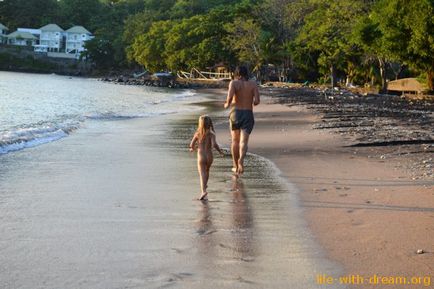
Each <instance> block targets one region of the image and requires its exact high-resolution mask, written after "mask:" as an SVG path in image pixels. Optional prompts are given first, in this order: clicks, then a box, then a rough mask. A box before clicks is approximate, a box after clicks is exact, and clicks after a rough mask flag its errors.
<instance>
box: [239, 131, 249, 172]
mask: <svg viewBox="0 0 434 289" xmlns="http://www.w3.org/2000/svg"><path fill="white" fill-rule="evenodd" d="M249 136H250V135H249V134H248V133H247V132H246V131H244V130H241V139H240V152H239V156H240V157H239V159H238V171H237V172H238V174H242V173H244V158H245V157H246V154H247V148H248V143H249Z"/></svg>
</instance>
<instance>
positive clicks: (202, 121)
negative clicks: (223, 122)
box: [196, 115, 214, 141]
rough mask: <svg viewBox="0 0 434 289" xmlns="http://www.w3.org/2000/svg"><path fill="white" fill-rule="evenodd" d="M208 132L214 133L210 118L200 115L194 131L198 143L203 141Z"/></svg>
mask: <svg viewBox="0 0 434 289" xmlns="http://www.w3.org/2000/svg"><path fill="white" fill-rule="evenodd" d="M210 131H211V132H214V126H213V124H212V120H211V118H210V117H209V116H208V115H201V116H200V117H199V123H198V125H197V130H196V132H197V136H198V139H199V141H203V140H204V139H205V136H206V135H207V134H208V133H209V132H210Z"/></svg>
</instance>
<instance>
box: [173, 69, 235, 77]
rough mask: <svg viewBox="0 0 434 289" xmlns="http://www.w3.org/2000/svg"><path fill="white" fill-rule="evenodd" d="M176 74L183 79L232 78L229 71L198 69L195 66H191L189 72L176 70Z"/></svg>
mask: <svg viewBox="0 0 434 289" xmlns="http://www.w3.org/2000/svg"><path fill="white" fill-rule="evenodd" d="M177 75H178V77H179V78H183V79H208V80H228V79H231V78H232V73H230V72H226V71H224V72H210V71H199V70H198V69H196V68H193V69H192V70H191V71H190V72H186V71H178V73H177Z"/></svg>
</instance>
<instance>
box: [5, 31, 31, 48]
mask: <svg viewBox="0 0 434 289" xmlns="http://www.w3.org/2000/svg"><path fill="white" fill-rule="evenodd" d="M7 38H8V40H7V43H8V44H9V45H17V46H34V45H35V44H36V41H37V40H38V38H37V37H36V36H34V35H33V34H31V33H29V32H22V31H15V32H12V33H11V34H8V35H7Z"/></svg>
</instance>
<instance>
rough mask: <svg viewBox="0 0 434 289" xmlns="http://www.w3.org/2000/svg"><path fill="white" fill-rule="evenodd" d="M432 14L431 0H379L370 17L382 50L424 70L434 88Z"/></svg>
mask: <svg viewBox="0 0 434 289" xmlns="http://www.w3.org/2000/svg"><path fill="white" fill-rule="evenodd" d="M433 15H434V2H433V1H430V0H413V1H410V2H407V1H403V0H387V1H386V0H380V1H379V2H378V3H377V5H375V8H374V10H373V11H372V13H371V16H370V17H371V18H372V25H373V26H374V27H375V28H376V29H377V34H378V35H379V38H380V39H382V48H381V50H383V51H385V53H387V55H389V56H390V58H391V59H393V60H395V61H400V62H403V63H405V64H407V65H409V66H410V67H412V68H414V69H416V70H417V71H419V72H424V73H425V74H426V78H427V83H428V86H429V88H430V89H431V90H432V89H434V33H433V31H434V16H433ZM381 50H380V51H381Z"/></svg>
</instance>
